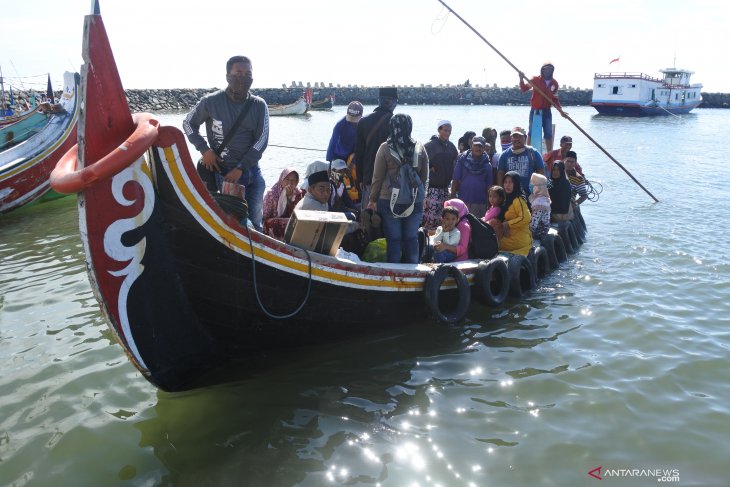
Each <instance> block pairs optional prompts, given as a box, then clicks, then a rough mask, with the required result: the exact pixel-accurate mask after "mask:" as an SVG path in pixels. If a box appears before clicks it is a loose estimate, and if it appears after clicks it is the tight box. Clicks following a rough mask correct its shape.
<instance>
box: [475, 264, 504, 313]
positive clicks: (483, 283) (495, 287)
mask: <svg viewBox="0 0 730 487" xmlns="http://www.w3.org/2000/svg"><path fill="white" fill-rule="evenodd" d="M476 292H477V296H478V297H479V300H480V301H482V302H483V303H484V304H486V305H487V306H499V305H501V304H502V303H504V301H505V299H507V294H508V293H509V272H508V270H507V263H506V261H505V260H504V259H500V258H494V259H491V260H483V261H481V262H479V265H478V266H477V271H476Z"/></svg>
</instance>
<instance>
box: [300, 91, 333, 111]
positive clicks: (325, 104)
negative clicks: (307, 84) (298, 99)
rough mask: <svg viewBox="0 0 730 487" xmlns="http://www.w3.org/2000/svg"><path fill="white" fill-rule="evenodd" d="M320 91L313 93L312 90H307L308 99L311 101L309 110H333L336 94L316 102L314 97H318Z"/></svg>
mask: <svg viewBox="0 0 730 487" xmlns="http://www.w3.org/2000/svg"><path fill="white" fill-rule="evenodd" d="M318 94H319V92H318V91H316V92H315V91H313V90H312V88H307V93H306V95H305V96H306V97H307V98H308V99H309V100H310V101H309V109H310V110H332V107H333V106H334V104H335V94H334V93H331V94H329V95H327V96H325V97H324V98H322V99H321V100H314V99H313V97H314V95H318Z"/></svg>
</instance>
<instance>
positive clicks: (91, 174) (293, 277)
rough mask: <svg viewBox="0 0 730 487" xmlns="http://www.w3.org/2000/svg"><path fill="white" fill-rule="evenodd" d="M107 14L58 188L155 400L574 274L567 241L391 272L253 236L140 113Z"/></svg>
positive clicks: (181, 148) (90, 45)
mask: <svg viewBox="0 0 730 487" xmlns="http://www.w3.org/2000/svg"><path fill="white" fill-rule="evenodd" d="M94 9H95V10H94V14H92V15H88V16H87V17H86V19H85V26H84V33H85V37H84V46H83V56H84V61H85V64H84V66H83V67H82V70H81V93H80V96H81V105H82V106H83V107H84V108H83V110H82V120H81V122H80V123H79V138H78V140H79V143H78V146H77V147H74V148H73V149H72V150H70V151H69V152H67V153H66V154H65V155H64V156H63V158H62V159H61V160H60V161H59V163H58V165H57V166H56V169H55V170H54V171H53V173H52V175H51V184H52V186H53V188H54V189H55V190H57V191H60V192H64V193H74V192H77V193H78V213H79V230H80V235H81V239H82V242H83V247H84V251H85V253H86V267H87V270H88V272H89V280H90V282H91V285H92V288H93V290H94V294H95V296H96V298H97V300H98V301H99V304H100V307H101V309H102V310H103V312H104V315H105V316H106V319H107V322H108V324H109V327H110V329H111V331H112V333H113V335H114V337H115V338H116V340H117V341H118V343H119V344H120V345H121V346H122V347H123V349H124V350H125V352H126V353H127V355H128V357H129V359H130V361H131V362H132V363H133V364H134V366H135V367H136V368H137V369H138V370H139V371H140V372H141V373H142V374H143V375H144V377H145V378H146V379H147V380H149V381H150V382H151V383H152V384H154V385H155V386H157V387H159V388H161V389H164V390H168V391H177V390H186V389H190V388H194V387H201V386H205V385H208V384H212V383H216V382H218V379H216V378H215V377H216V375H215V374H213V375H211V374H210V371H211V369H213V368H215V367H216V366H217V365H219V364H220V363H221V362H226V361H229V360H232V359H244V358H252V357H253V358H256V357H259V356H261V355H262V354H265V353H266V352H270V351H272V350H281V349H283V348H285V347H287V346H302V345H305V344H307V343H322V342H323V341H327V340H332V338H333V337H336V336H340V337H342V336H353V335H354V334H357V333H363V332H367V331H371V330H374V329H376V328H385V327H393V326H398V325H403V324H407V323H416V322H419V321H423V320H424V319H426V318H427V317H428V316H429V314H433V315H434V316H436V317H437V319H439V321H443V322H446V323H455V322H457V321H459V320H461V319H462V318H463V317H464V315H465V313H466V311H467V309H468V307H469V305H470V301H471V295H472V292H474V294H475V295H477V296H478V297H481V298H483V299H484V300H485V302H487V303H489V304H492V305H499V304H501V303H502V302H504V300H505V299H506V297H507V294H508V292H512V293H513V294H515V295H519V294H521V293H522V292H523V291H526V290H528V289H530V288H532V287H533V286H534V285H535V279H536V277H537V276H540V275H542V274H544V273H545V272H547V269H549V267H550V265H551V264H552V257H550V256H551V255H552V254H550V252H549V250H550V249H552V250H554V252H553V253H554V255H555V259H556V265H557V260H559V259H560V260H564V258H565V252H561V251H560V249H563V248H564V247H562V245H560V244H558V242H560V241H561V238H562V237H560V235H559V234H555V235H554V236H553V237H554V238H552V239H550V242H551V243H555V244H556V245H550V246H546V247H538V248H536V249H535V252H534V255H533V256H532V257H531V258H530V259H527V258H525V257H522V256H513V255H496V253H497V249H496V238H492V240H491V241H490V244H491V245H489V246H488V247H489V248H485V249H483V251H484V252H485V254H488V255H489V257H483V258H481V259H475V260H469V261H464V262H458V263H454V264H451V265H436V264H385V263H367V262H356V261H353V260H348V259H342V258H338V257H336V256H330V255H325V254H322V253H316V252H313V251H307V250H303V249H301V248H298V247H295V246H293V245H289V244H287V243H284V242H282V241H279V240H275V239H273V238H270V237H268V236H267V235H264V234H262V233H259V232H257V231H255V230H254V229H253V228H252V227H249V226H245V225H242V224H240V223H239V221H240V219H239V218H238V217H234V216H233V215H231V214H229V213H227V212H226V211H224V210H223V209H222V206H221V205H219V201H221V200H220V195H217V194H212V193H210V192H209V191H208V190H207V189H206V187H205V185H204V183H203V181H202V180H201V179H200V177H199V176H198V173H197V172H196V169H195V165H194V163H193V160H192V158H191V156H190V153H189V151H188V148H187V142H186V140H185V138H184V135H183V133H182V132H181V131H180V130H179V129H178V128H176V127H172V126H160V124H159V122H158V121H157V120H155V118H154V117H153V116H152V115H150V114H135V115H132V114H131V113H130V110H129V106H128V105H127V101H126V97H125V94H124V89H123V87H122V83H121V80H120V78H119V74H118V72H117V67H116V64H115V62H114V57H113V54H112V50H111V47H110V46H109V42H108V38H107V35H106V31H105V29H104V24H103V21H102V18H101V15H100V14H99V10H98V4H97V5H95V6H94ZM315 213H316V212H315ZM322 215H333V214H330V213H326V212H325V213H322ZM296 228H298V227H296ZM488 228H489V229H491V227H488ZM571 228H572V227H565V228H564V229H563V233H564V234H565V235H571V234H573V233H571ZM565 232H567V233H565ZM492 236H493V232H492ZM553 241H554V242H553ZM576 245H577V244H576ZM571 248H572V247H571Z"/></svg>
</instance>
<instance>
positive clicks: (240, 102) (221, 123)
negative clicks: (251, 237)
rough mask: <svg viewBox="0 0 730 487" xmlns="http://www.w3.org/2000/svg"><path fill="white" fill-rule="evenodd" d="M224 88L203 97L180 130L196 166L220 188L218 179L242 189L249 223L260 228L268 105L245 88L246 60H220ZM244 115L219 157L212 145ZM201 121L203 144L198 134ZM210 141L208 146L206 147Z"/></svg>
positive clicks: (249, 68)
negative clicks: (261, 165)
mask: <svg viewBox="0 0 730 487" xmlns="http://www.w3.org/2000/svg"><path fill="white" fill-rule="evenodd" d="M226 81H227V82H228V87H227V88H226V89H225V90H219V91H216V92H214V93H211V94H209V95H206V96H204V97H203V98H202V99H201V100H200V101H199V102H198V104H197V105H195V108H193V109H192V111H191V112H190V113H188V114H187V116H186V117H185V120H184V121H183V131H184V132H185V135H186V136H187V138H188V140H189V141H190V143H191V144H193V145H194V146H195V148H196V149H197V150H198V151H199V152H200V153H201V154H202V155H203V158H202V161H201V163H202V165H203V166H204V167H205V168H207V169H208V170H210V171H213V172H215V176H216V183H217V186H218V189H220V187H221V184H222V182H223V181H224V180H225V181H229V182H232V183H238V184H241V185H243V186H244V187H245V188H246V193H245V196H244V197H245V199H246V203H247V204H248V213H249V218H250V219H251V222H252V223H253V224H254V226H255V227H256V229H257V230H259V231H261V220H262V217H263V199H264V190H265V189H266V182H265V181H264V178H263V176H262V175H261V169H260V168H259V160H260V159H261V155H262V153H263V152H264V150H265V149H266V146H267V145H268V143H269V109H268V107H267V105H266V102H265V101H264V100H263V98H260V97H258V96H255V95H252V94H251V93H250V92H249V89H250V88H251V84H252V83H253V68H252V65H251V60H250V59H249V58H247V57H245V56H233V57H232V58H231V59H229V60H228V62H227V63H226ZM246 105H250V106H249V107H248V108H247V110H248V112H247V113H246V115H245V117H244V118H243V120H242V121H241V123H240V125H239V126H238V128H237V129H236V132H235V134H234V135H233V136H232V137H231V138H230V140H229V142H228V144H227V145H226V146H225V148H224V149H223V152H222V153H221V154H220V156H219V155H218V154H217V153H216V151H215V150H214V149H218V148H219V147H220V146H221V144H222V143H223V138H224V137H225V136H226V135H227V134H228V132H229V131H230V130H231V128H232V127H233V125H234V124H235V122H236V119H237V118H238V116H239V115H240V114H241V113H242V112H243V110H244V109H245V107H246ZM202 124H205V132H206V135H207V137H208V142H206V140H205V138H203V137H202V136H201V135H200V133H199V128H200V126H201V125H202ZM209 144H210V145H209Z"/></svg>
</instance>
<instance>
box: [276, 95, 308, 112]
mask: <svg viewBox="0 0 730 487" xmlns="http://www.w3.org/2000/svg"><path fill="white" fill-rule="evenodd" d="M307 110H309V104H308V103H307V100H305V99H304V97H301V98H299V99H298V100H297V101H295V102H294V103H290V104H288V105H269V115H270V116H272V117H275V116H282V115H304V114H305V113H307Z"/></svg>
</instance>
